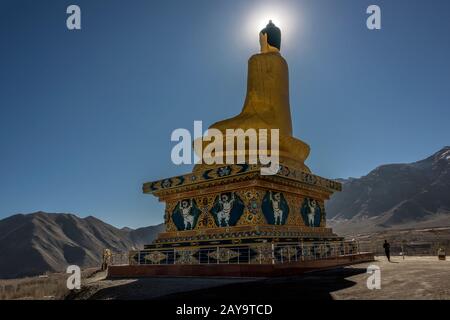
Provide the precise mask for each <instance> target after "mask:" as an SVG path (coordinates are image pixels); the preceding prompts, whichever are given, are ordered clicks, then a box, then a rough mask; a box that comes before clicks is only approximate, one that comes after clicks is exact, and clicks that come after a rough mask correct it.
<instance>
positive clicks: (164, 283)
mask: <svg viewBox="0 0 450 320" xmlns="http://www.w3.org/2000/svg"><path fill="white" fill-rule="evenodd" d="M365 272H366V269H363V268H337V269H332V270H327V271H318V272H313V273H307V274H304V275H300V276H295V277H286V278H266V279H257V280H255V279H252V280H247V281H238V280H236V281H237V282H235V283H231V284H221V283H220V281H219V280H218V279H206V278H201V279H199V278H167V279H164V278H162V279H161V278H159V279H155V278H149V279H138V280H136V281H133V282H131V283H127V284H124V285H118V286H114V287H108V288H104V289H101V290H99V291H97V292H96V293H95V294H93V295H92V296H91V297H90V299H152V300H158V301H183V302H194V301H196V302H199V301H201V302H205V301H208V302H216V301H217V302H218V301H220V302H223V301H227V300H232V301H248V300H249V299H251V300H253V301H255V300H256V301H257V300H260V301H285V300H294V299H295V300H298V299H303V300H316V299H319V300H331V299H333V298H332V296H331V293H332V292H334V291H337V290H342V289H345V288H349V287H352V286H354V285H355V284H356V283H355V282H354V281H350V280H348V279H346V278H348V277H351V276H354V275H357V274H360V273H365ZM194 281H202V282H203V288H201V289H195V286H192V282H194ZM215 281H217V282H215ZM209 282H210V283H209ZM158 287H159V288H158ZM158 291H159V293H158Z"/></svg>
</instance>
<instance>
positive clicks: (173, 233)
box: [130, 164, 356, 264]
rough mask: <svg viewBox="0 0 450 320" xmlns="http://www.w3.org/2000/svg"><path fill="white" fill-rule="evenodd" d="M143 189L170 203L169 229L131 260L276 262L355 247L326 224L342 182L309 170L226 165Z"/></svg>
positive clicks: (167, 214) (132, 262) (140, 262)
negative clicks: (268, 171) (328, 205)
mask: <svg viewBox="0 0 450 320" xmlns="http://www.w3.org/2000/svg"><path fill="white" fill-rule="evenodd" d="M143 190H144V193H150V194H154V195H155V196H157V197H159V199H160V201H164V202H165V203H166V210H165V227H166V231H165V232H163V233H160V234H159V236H158V238H157V239H156V240H155V241H154V242H153V243H152V244H148V245H146V246H145V248H144V250H143V251H139V252H132V253H131V255H130V262H131V264H161V263H162V264H183V263H186V264H192V263H215V262H220V263H223V262H229V263H252V262H254V263H274V262H276V261H273V260H274V259H275V260H280V259H285V260H286V259H291V258H294V256H295V257H297V258H298V257H299V256H305V255H306V256H309V255H314V258H320V257H321V256H324V257H327V256H331V255H334V254H337V251H339V252H342V253H344V252H346V253H352V252H356V247H353V248H349V247H348V246H347V248H344V247H343V241H342V240H343V239H342V238H341V237H338V236H336V235H335V234H333V232H332V230H331V229H330V228H326V214H325V208H324V201H325V200H326V199H328V198H329V197H330V195H331V194H332V193H333V192H334V191H340V190H341V184H340V183H338V182H336V181H333V180H328V179H324V178H321V177H319V176H316V175H313V174H311V173H307V172H302V171H297V170H291V169H289V168H288V167H286V166H281V169H280V170H279V172H278V173H277V174H276V175H261V173H260V167H259V166H258V165H247V164H242V165H228V166H223V167H218V168H213V169H208V170H205V171H201V172H194V173H190V174H187V175H183V176H178V177H173V178H168V179H164V180H160V181H156V182H149V183H145V184H144V187H143ZM286 248H290V249H286ZM305 248H308V249H305ZM302 249H303V250H302ZM281 250H284V252H282V253H280V252H278V251H281ZM305 250H308V252H305ZM311 250H313V252H311Z"/></svg>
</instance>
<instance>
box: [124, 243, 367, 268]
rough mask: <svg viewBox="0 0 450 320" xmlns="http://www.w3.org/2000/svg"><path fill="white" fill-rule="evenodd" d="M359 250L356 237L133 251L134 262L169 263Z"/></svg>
mask: <svg viewBox="0 0 450 320" xmlns="http://www.w3.org/2000/svg"><path fill="white" fill-rule="evenodd" d="M356 253H359V247H358V243H357V242H356V241H330V242H313V243H289V244H273V243H261V244H252V245H242V246H230V247H227V246H217V247H204V248H195V249H192V248H171V249H149V250H140V251H132V252H130V255H129V263H130V264H134V265H136V264H137V265H149V264H152V265H153V264H157V265H170V264H284V263H293V262H300V261H309V260H318V259H332V258H338V257H340V256H343V255H349V254H356Z"/></svg>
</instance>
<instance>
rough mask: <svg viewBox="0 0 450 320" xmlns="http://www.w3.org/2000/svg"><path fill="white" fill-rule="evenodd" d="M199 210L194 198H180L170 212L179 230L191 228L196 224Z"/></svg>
mask: <svg viewBox="0 0 450 320" xmlns="http://www.w3.org/2000/svg"><path fill="white" fill-rule="evenodd" d="M200 212H201V211H200V209H199V208H198V207H197V203H196V202H195V200H194V199H184V200H181V201H179V202H178V204H177V205H176V207H175V209H174V210H173V212H172V220H173V223H174V224H175V226H176V227H177V229H178V230H179V231H182V230H192V229H194V228H195V226H196V225H197V221H198V217H199V216H200Z"/></svg>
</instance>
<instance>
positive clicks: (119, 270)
mask: <svg viewBox="0 0 450 320" xmlns="http://www.w3.org/2000/svg"><path fill="white" fill-rule="evenodd" d="M373 260H374V256H373V254H372V253H357V254H348V255H342V256H337V257H332V258H324V259H320V260H309V261H298V262H291V263H289V262H286V263H283V264H196V265H188V264H178V265H176V264H175V265H124V266H110V267H109V268H108V278H141V277H280V276H294V275H298V274H302V273H305V272H308V271H313V270H322V269H329V268H334V267H338V266H346V265H350V264H355V263H362V262H370V261H373Z"/></svg>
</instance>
